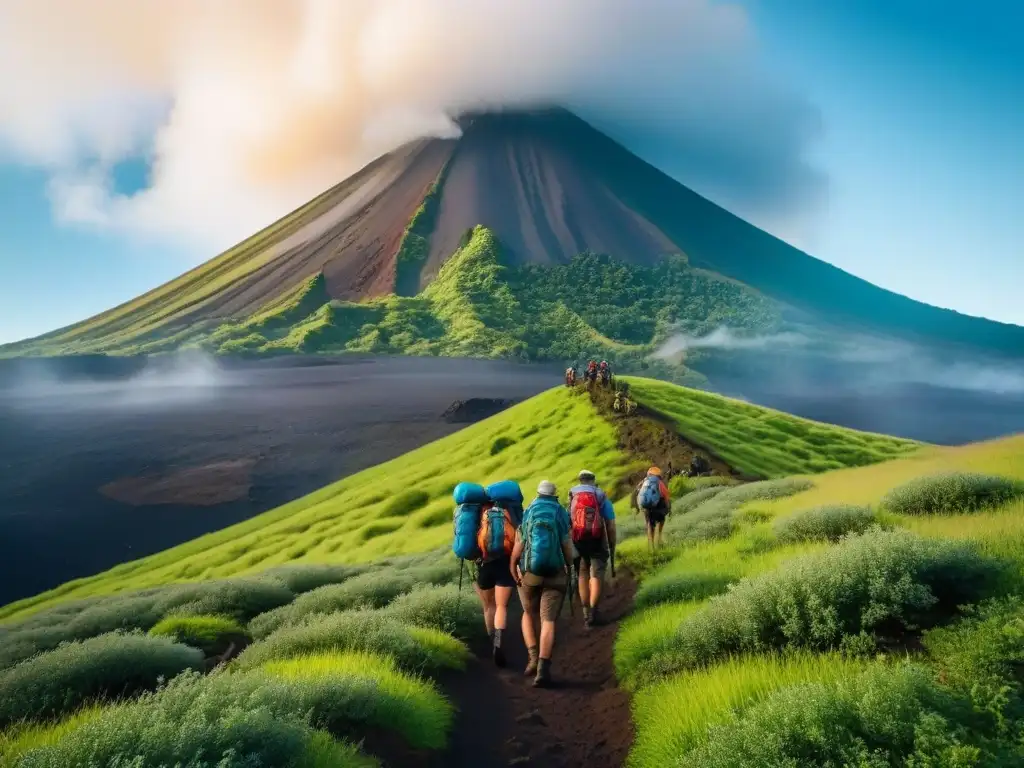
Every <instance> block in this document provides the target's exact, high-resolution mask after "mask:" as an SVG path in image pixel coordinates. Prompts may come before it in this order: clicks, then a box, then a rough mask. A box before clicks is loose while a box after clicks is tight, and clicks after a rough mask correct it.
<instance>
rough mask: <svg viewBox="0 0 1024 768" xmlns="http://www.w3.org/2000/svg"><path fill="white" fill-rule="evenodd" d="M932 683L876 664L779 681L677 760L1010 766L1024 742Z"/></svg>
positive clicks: (743, 767)
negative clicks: (838, 677)
mask: <svg viewBox="0 0 1024 768" xmlns="http://www.w3.org/2000/svg"><path fill="white" fill-rule="evenodd" d="M994 736H996V733H995V729H994V728H993V727H992V724H991V723H986V722H985V720H984V718H982V717H979V716H977V715H976V714H975V713H973V712H972V710H971V708H970V707H969V706H966V705H965V702H963V701H962V700H959V699H958V698H957V697H955V696H953V695H951V694H950V692H948V691H947V690H945V689H943V688H941V687H940V686H938V685H937V684H936V682H935V680H934V678H933V676H932V675H931V673H930V671H929V670H927V669H923V668H920V667H915V666H911V665H901V666H898V667H895V668H891V667H887V666H884V665H879V666H876V667H874V668H872V669H869V670H868V671H866V672H864V673H863V674H861V675H858V676H856V677H854V678H852V679H850V680H844V681H840V682H837V683H832V684H828V683H809V684H805V685H797V686H793V687H791V688H787V689H783V690H781V691H778V692H777V693H775V694H773V695H772V696H770V697H769V698H768V699H766V700H765V701H763V702H761V703H759V704H756V705H754V706H752V707H749V708H747V709H746V710H744V711H743V712H741V713H739V714H734V715H733V716H732V717H731V718H730V720H729V721H728V722H726V723H725V724H723V725H719V726H713V727H712V728H711V729H710V731H709V734H708V737H707V741H706V743H704V744H702V745H701V746H699V747H698V748H697V749H695V750H693V751H692V752H690V753H688V754H686V755H685V757H684V758H683V760H682V761H681V763H680V764H681V765H687V766H691V765H692V766H700V767H701V768H726V767H728V768H761V766H766V765H778V766H783V765H786V766H789V765H792V766H797V765H835V766H839V765H847V766H863V767H864V768H888V767H889V766H950V767H951V768H955V767H956V766H971V765H1013V764H1017V762H1018V761H1019V760H1020V759H1021V758H1022V757H1024V750H1021V748H1020V747H1018V746H1016V745H1014V744H1012V743H1010V742H1009V741H1007V742H1006V743H1000V742H998V741H997V740H994V739H993V737H994Z"/></svg>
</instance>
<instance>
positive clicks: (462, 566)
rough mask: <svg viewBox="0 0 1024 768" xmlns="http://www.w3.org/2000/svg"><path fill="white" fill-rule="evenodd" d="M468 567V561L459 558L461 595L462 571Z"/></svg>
mask: <svg viewBox="0 0 1024 768" xmlns="http://www.w3.org/2000/svg"><path fill="white" fill-rule="evenodd" d="M465 568H466V561H465V560H463V559H462V558H459V597H462V571H463V570H464V569H465Z"/></svg>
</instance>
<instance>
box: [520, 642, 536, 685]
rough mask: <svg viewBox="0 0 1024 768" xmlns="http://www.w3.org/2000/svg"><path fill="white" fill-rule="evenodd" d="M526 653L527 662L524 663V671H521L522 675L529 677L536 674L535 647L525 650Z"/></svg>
mask: <svg viewBox="0 0 1024 768" xmlns="http://www.w3.org/2000/svg"><path fill="white" fill-rule="evenodd" d="M526 653H527V654H528V655H529V661H527V662H526V669H525V670H524V671H523V674H524V675H525V676H526V677H530V676H531V675H536V674H537V666H538V664H537V646H533V647H532V648H527V649H526Z"/></svg>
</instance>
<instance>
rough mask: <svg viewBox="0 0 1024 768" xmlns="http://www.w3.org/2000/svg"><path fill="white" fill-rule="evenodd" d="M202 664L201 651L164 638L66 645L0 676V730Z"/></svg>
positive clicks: (107, 638)
mask: <svg viewBox="0 0 1024 768" xmlns="http://www.w3.org/2000/svg"><path fill="white" fill-rule="evenodd" d="M203 662H204V658H203V653H202V651H199V650H196V649H195V648H189V647H188V646H185V645H180V644H178V643H175V642H173V641H171V640H169V639H167V638H164V637H146V636H145V635H138V634H122V633H112V634H108V635H101V636H100V637H95V638H91V639H89V640H82V641H76V642H71V643H67V644H65V645H62V646H60V647H59V648H57V649H56V650H53V651H49V652H48V653H44V654H41V655H39V656H36V657H35V658H32V659H29V660H28V661H23V662H22V663H20V664H18V665H17V666H15V667H12V668H11V669H9V670H7V671H5V672H3V673H0V728H2V727H4V726H7V725H10V724H11V723H15V722H18V721H21V720H43V719H47V718H52V717H56V716H58V715H62V714H64V713H66V712H71V711H72V710H75V709H77V708H78V707H80V706H82V705H83V704H86V703H88V702H91V701H95V700H98V699H116V698H120V697H124V696H129V695H132V694H135V693H138V692H139V691H143V690H146V689H150V688H155V687H156V686H157V683H158V681H159V680H161V679H166V678H171V677H174V676H175V675H177V674H179V673H181V672H183V671H184V670H186V669H202V667H203Z"/></svg>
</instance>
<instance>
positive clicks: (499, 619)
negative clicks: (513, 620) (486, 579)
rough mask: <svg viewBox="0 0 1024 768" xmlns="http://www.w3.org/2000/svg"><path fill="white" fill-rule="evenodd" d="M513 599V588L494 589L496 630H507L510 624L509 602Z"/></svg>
mask: <svg viewBox="0 0 1024 768" xmlns="http://www.w3.org/2000/svg"><path fill="white" fill-rule="evenodd" d="M511 599H512V587H495V588H494V628H495V629H505V627H506V626H507V624H508V602H509V600H511Z"/></svg>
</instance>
